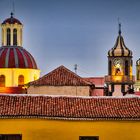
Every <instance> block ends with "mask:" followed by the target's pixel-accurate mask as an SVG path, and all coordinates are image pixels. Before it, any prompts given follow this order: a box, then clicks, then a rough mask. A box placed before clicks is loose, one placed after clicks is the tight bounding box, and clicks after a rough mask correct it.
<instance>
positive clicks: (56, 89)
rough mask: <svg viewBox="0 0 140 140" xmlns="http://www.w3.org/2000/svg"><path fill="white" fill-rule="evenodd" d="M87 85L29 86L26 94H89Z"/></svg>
mask: <svg viewBox="0 0 140 140" xmlns="http://www.w3.org/2000/svg"><path fill="white" fill-rule="evenodd" d="M89 90H90V87H89V86H30V87H29V88H27V94H48V95H72V96H75V95H77V96H89V94H90V93H89Z"/></svg>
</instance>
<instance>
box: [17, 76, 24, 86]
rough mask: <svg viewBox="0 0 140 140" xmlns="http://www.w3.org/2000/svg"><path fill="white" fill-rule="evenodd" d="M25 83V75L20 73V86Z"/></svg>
mask: <svg viewBox="0 0 140 140" xmlns="http://www.w3.org/2000/svg"><path fill="white" fill-rule="evenodd" d="M23 85H24V76H23V75H19V77H18V86H23Z"/></svg>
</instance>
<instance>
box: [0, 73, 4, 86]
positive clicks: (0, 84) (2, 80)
mask: <svg viewBox="0 0 140 140" xmlns="http://www.w3.org/2000/svg"><path fill="white" fill-rule="evenodd" d="M0 87H5V76H4V75H0Z"/></svg>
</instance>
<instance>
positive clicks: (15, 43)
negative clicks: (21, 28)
mask: <svg viewBox="0 0 140 140" xmlns="http://www.w3.org/2000/svg"><path fill="white" fill-rule="evenodd" d="M13 45H17V29H14V30H13Z"/></svg>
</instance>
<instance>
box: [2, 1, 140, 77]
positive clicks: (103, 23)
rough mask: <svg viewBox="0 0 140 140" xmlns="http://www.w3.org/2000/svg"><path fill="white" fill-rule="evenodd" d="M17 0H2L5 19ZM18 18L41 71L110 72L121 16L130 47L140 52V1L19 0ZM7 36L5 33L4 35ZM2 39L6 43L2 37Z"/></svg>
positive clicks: (27, 46) (103, 73) (102, 74)
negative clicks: (110, 58) (109, 53)
mask: <svg viewBox="0 0 140 140" xmlns="http://www.w3.org/2000/svg"><path fill="white" fill-rule="evenodd" d="M12 1H13V0H0V22H2V21H3V20H4V19H6V18H8V17H9V16H10V12H11V10H12ZM14 1H15V17H16V18H18V19H19V20H20V21H21V22H22V23H23V24H24V35H23V47H24V48H25V49H26V50H28V51H29V52H30V53H31V54H32V55H33V56H34V58H35V60H36V62H37V65H38V68H39V69H41V75H44V74H47V73H48V72H50V71H51V70H53V69H55V68H56V67H58V66H60V65H64V66H66V67H67V68H69V69H70V70H72V71H73V70H74V64H78V74H79V75H80V76H85V77H87V76H88V77H91V76H92V77H93V76H104V75H106V74H107V64H108V59H107V52H108V50H109V49H111V48H112V47H113V46H114V44H115V41H116V38H117V35H118V21H117V19H118V17H119V18H120V21H121V23H122V35H123V37H124V40H125V44H126V46H127V47H128V48H129V49H131V50H132V51H133V61H134V65H133V71H134V75H135V69H136V68H135V61H136V60H137V59H138V58H139V57H140V1H139V0H14ZM0 38H1V36H0ZM0 43H1V42H0Z"/></svg>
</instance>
